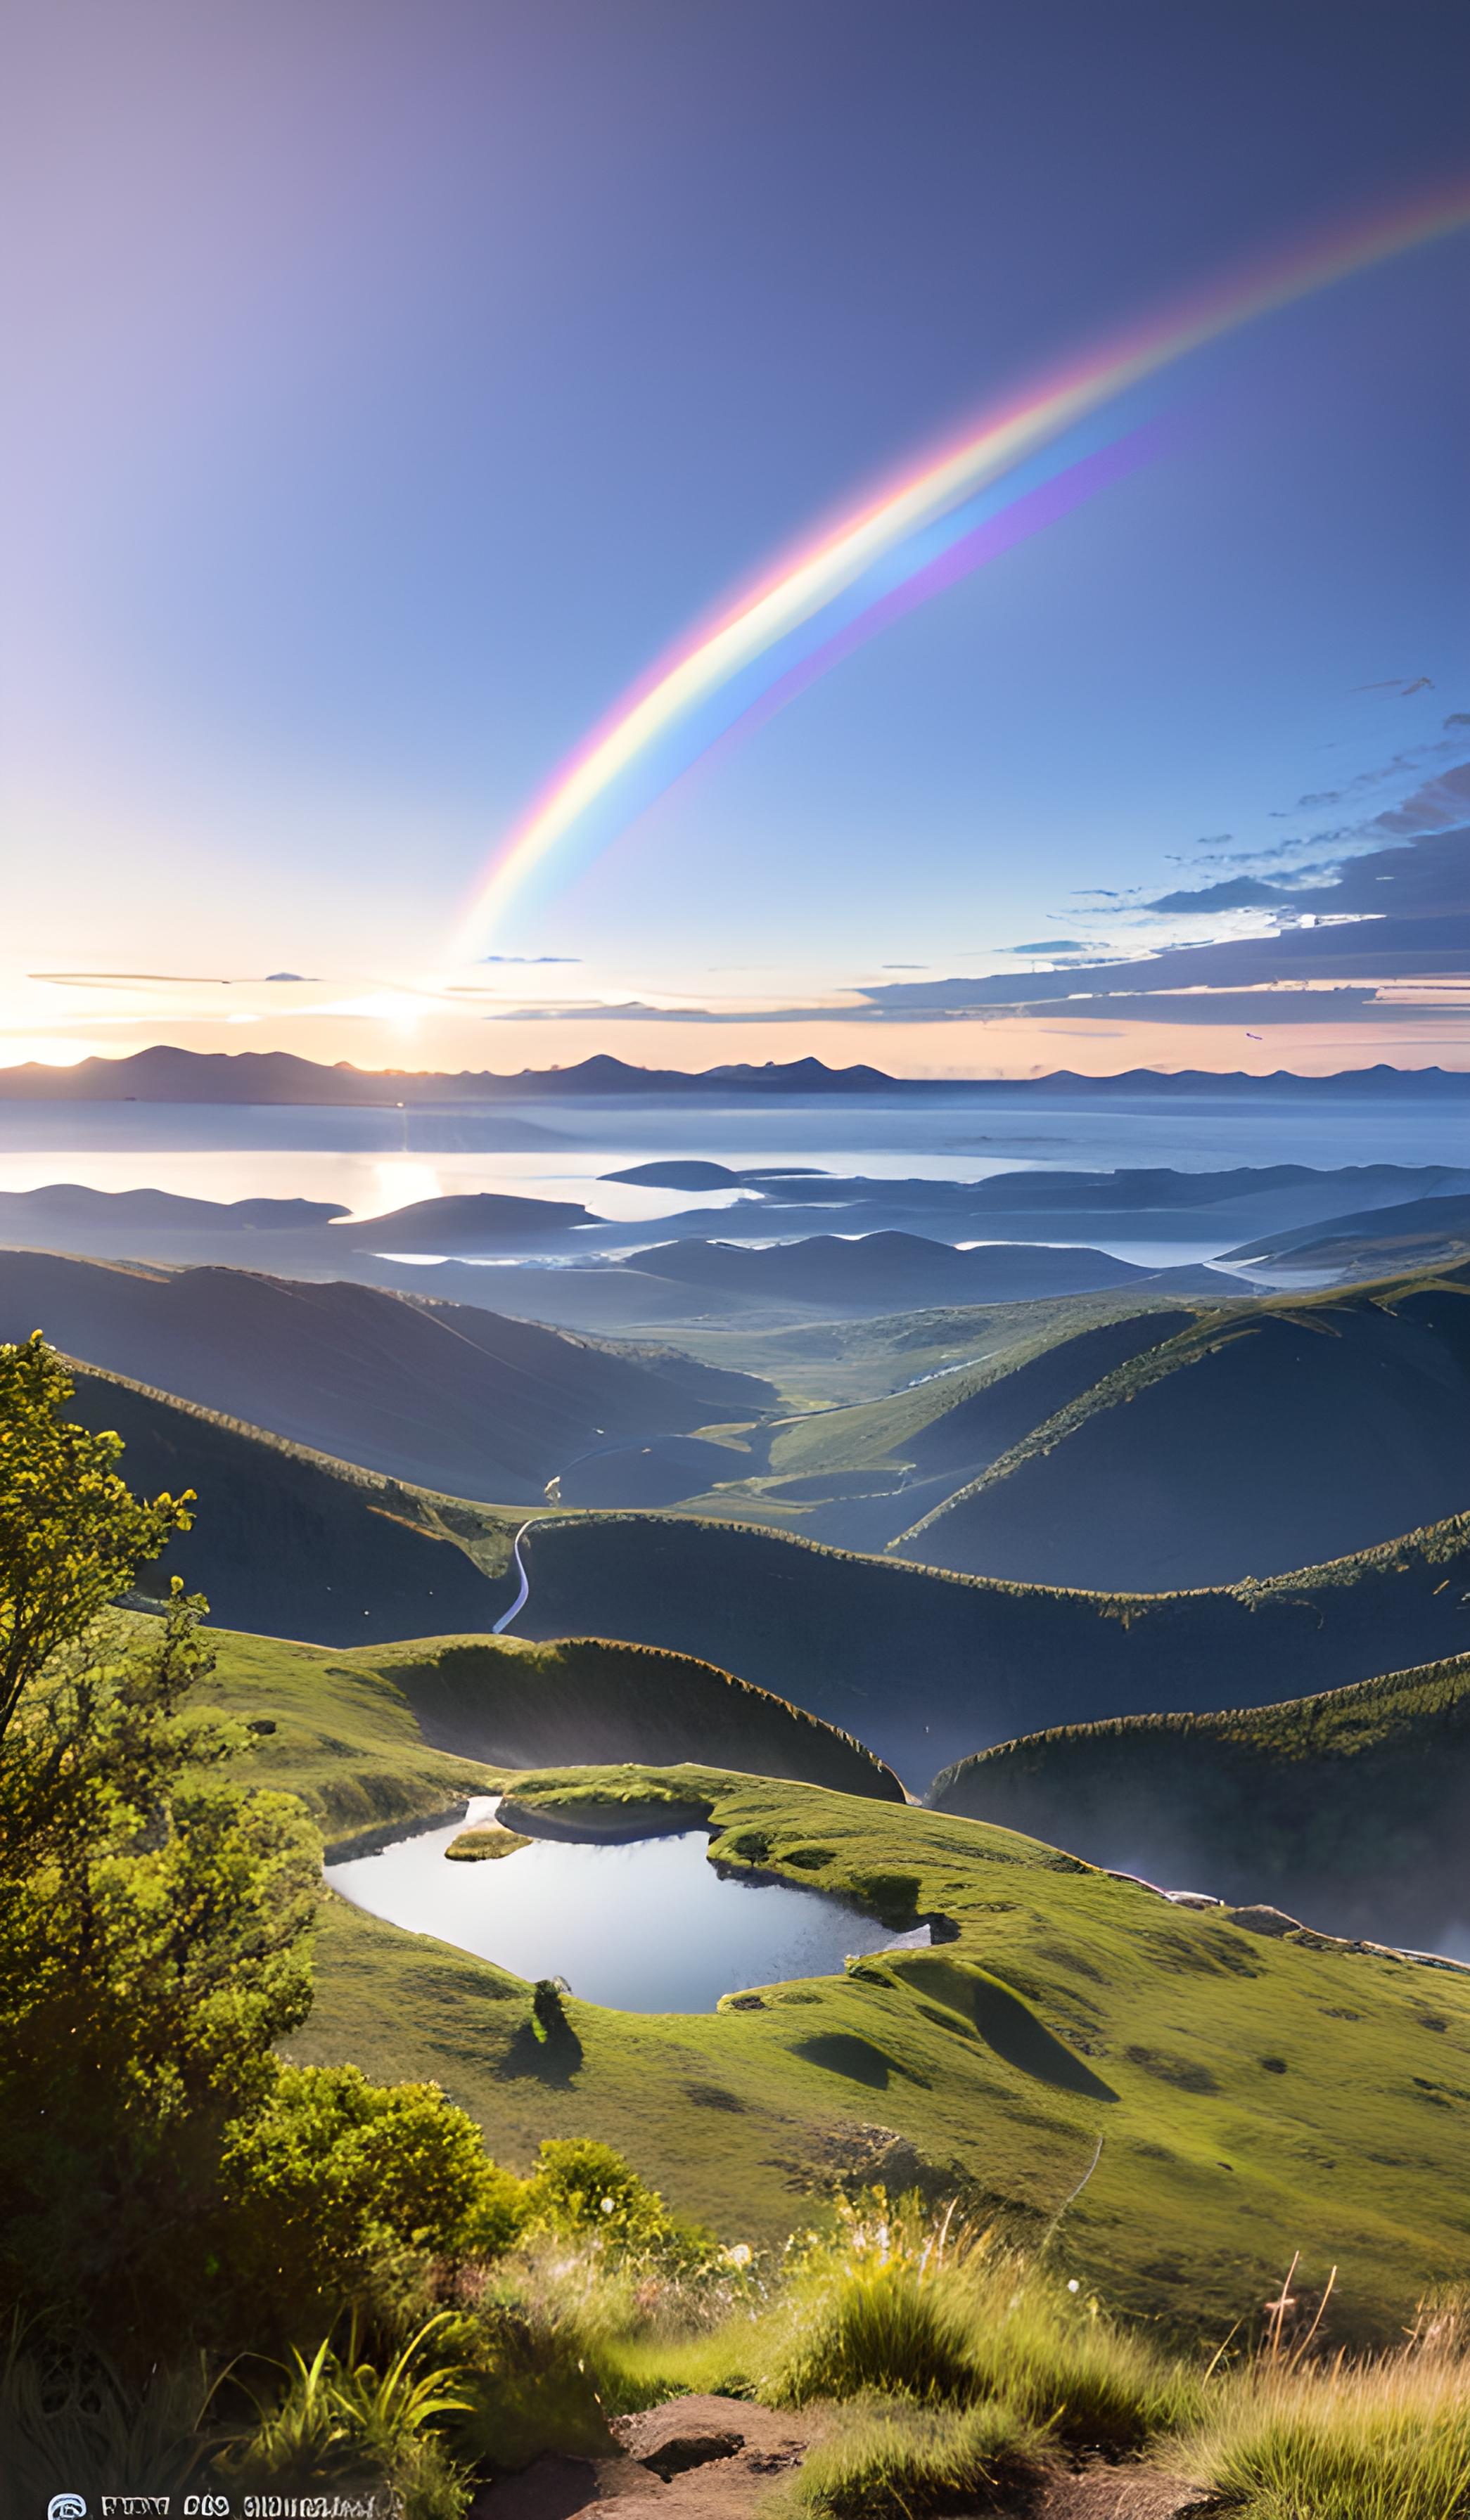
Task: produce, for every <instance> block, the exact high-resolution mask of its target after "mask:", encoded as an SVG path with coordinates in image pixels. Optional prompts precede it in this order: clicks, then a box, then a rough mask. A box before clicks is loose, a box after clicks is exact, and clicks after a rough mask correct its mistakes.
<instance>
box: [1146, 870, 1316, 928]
mask: <svg viewBox="0 0 1470 2520" xmlns="http://www.w3.org/2000/svg"><path fill="white" fill-rule="evenodd" d="M1282 900H1283V895H1282V893H1281V891H1280V888H1279V886H1278V885H1276V884H1272V883H1263V882H1262V881H1261V879H1260V877H1258V876H1254V875H1237V876H1231V877H1228V878H1227V880H1226V881H1225V882H1223V883H1208V884H1206V885H1205V886H1204V887H1203V888H1202V890H1200V891H1198V892H1166V893H1164V894H1162V895H1161V896H1160V898H1159V900H1157V901H1150V902H1147V903H1145V905H1144V906H1145V908H1146V909H1148V910H1168V911H1183V912H1185V913H1186V914H1187V915H1188V916H1189V917H1191V918H1193V917H1196V916H1198V917H1200V918H1207V917H1208V916H1209V915H1210V914H1211V912H1213V911H1217V910H1279V909H1280V908H1281V905H1282Z"/></svg>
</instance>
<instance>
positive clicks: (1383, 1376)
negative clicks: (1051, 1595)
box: [899, 1268, 1470, 1592]
mask: <svg viewBox="0 0 1470 2520" xmlns="http://www.w3.org/2000/svg"><path fill="white" fill-rule="evenodd" d="M1467 1505H1470V1268H1466V1269H1455V1270H1450V1271H1447V1273H1445V1274H1444V1275H1442V1276H1436V1275H1428V1276H1423V1277H1414V1278H1404V1279H1390V1280H1387V1281H1385V1282H1383V1283H1379V1284H1375V1285H1369V1286H1358V1287H1354V1288H1352V1289H1350V1290H1348V1291H1347V1292H1345V1293H1332V1294H1322V1295H1315V1296H1302V1297H1289V1296H1282V1297H1277V1298H1273V1299H1271V1300H1269V1301H1266V1302H1262V1303H1256V1304H1251V1305H1247V1306H1239V1307H1234V1308H1232V1310H1231V1311H1230V1313H1229V1314H1228V1315H1227V1316H1226V1317H1224V1318H1223V1319H1215V1320H1208V1319H1207V1320H1203V1321H1201V1322H1199V1323H1197V1324H1196V1325H1195V1326H1194V1327H1192V1328H1189V1329H1187V1330H1183V1331H1181V1332H1179V1333H1178V1334H1177V1335H1176V1336H1175V1337H1173V1338H1172V1339H1170V1340H1168V1341H1166V1343H1165V1344H1164V1345H1163V1346H1161V1347H1158V1348H1155V1349H1153V1350H1151V1351H1150V1352H1149V1353H1148V1354H1147V1355H1146V1356H1143V1357H1139V1358H1135V1359H1133V1360H1132V1361H1131V1362H1130V1363H1126V1364H1124V1365H1121V1366H1120V1367H1118V1368H1117V1369H1116V1370H1115V1371H1114V1372H1113V1373H1108V1374H1106V1375H1104V1376H1103V1378H1102V1379H1101V1380H1100V1381H1099V1382H1097V1383H1096V1384H1095V1385H1094V1387H1093V1388H1092V1390H1091V1391H1090V1392H1087V1393H1085V1394H1083V1395H1082V1396H1080V1398H1078V1399H1076V1400H1074V1401H1072V1402H1071V1403H1070V1404H1068V1405H1067V1406H1066V1407H1064V1408H1063V1409H1062V1410H1061V1411H1060V1412H1059V1413H1058V1414H1057V1415H1056V1416H1054V1417H1053V1418H1049V1419H1048V1420H1046V1422H1045V1423H1044V1424H1042V1425H1039V1426H1037V1427H1036V1428H1034V1430H1033V1431H1032V1432H1031V1433H1030V1434H1028V1435H1027V1436H1026V1437H1025V1438H1024V1439H1023V1440H1022V1441H1021V1442H1020V1443H1019V1444H1017V1445H1016V1446H1015V1447H1014V1448H1013V1449H1012V1450H1011V1451H1010V1452H1009V1453H1007V1454H1005V1455H1003V1456H1002V1458H1001V1459H1000V1460H999V1461H997V1462H996V1463H994V1464H993V1466H992V1467H990V1468H989V1469H988V1470H987V1471H986V1472H985V1473H984V1474H983V1475H982V1477H981V1478H980V1479H978V1480H977V1481H976V1482H975V1484H974V1485H973V1486H972V1487H969V1488H967V1489H965V1490H964V1491H962V1492H961V1493H960V1494H959V1495H958V1496H955V1497H952V1498H950V1499H949V1500H948V1502H947V1503H945V1504H944V1505H942V1506H941V1507H940V1508H938V1509H937V1510H936V1511H935V1512H933V1513H931V1514H929V1515H927V1516H925V1517H924V1518H923V1519H921V1520H918V1521H916V1522H915V1524H914V1526H913V1528H912V1529H911V1530H909V1531H908V1532H907V1533H905V1535H904V1536H903V1539H902V1541H901V1542H900V1543H899V1546H900V1547H901V1548H902V1549H903V1552H904V1553H905V1554H906V1555H909V1556H913V1557H915V1558H919V1559H922V1560H923V1561H924V1562H925V1563H926V1564H929V1565H941V1566H948V1567H952V1568H954V1569H956V1570H958V1571H961V1572H965V1573H971V1574H989V1575H1007V1576H1012V1577H1015V1578H1018V1579H1021V1580H1024V1581H1028V1582H1032V1583H1053V1584H1080V1585H1106V1586H1108V1587H1111V1588H1113V1589H1116V1590H1129V1591H1137V1592H1154V1591H1164V1590H1166V1589H1169V1588H1172V1587H1177V1586H1182V1585H1205V1584H1228V1583H1234V1582H1238V1581H1239V1580H1240V1579H1241V1578H1242V1577H1245V1576H1250V1575H1274V1574H1278V1573H1283V1572H1285V1571H1286V1570H1287V1569H1289V1568H1291V1567H1294V1566H1305V1565H1310V1564H1312V1563H1314V1562H1316V1561H1317V1560H1319V1559H1326V1558H1331V1557H1336V1556H1340V1555H1345V1554H1347V1553H1349V1552H1351V1551H1354V1550H1359V1549H1366V1548H1370V1547H1372V1546H1373V1545H1374V1544H1375V1543H1377V1542H1379V1541H1383V1540H1387V1539H1389V1538H1390V1537H1391V1536H1392V1535H1393V1534H1394V1533H1395V1532H1399V1531H1403V1530H1406V1529H1410V1528H1412V1527H1414V1526H1416V1525H1418V1524H1422V1523H1428V1522H1432V1521H1436V1520H1438V1519H1440V1518H1441V1517H1442V1516H1445V1515H1447V1514H1452V1513H1458V1512H1461V1511H1462V1510H1463V1509H1464V1508H1465V1507H1466V1506H1467Z"/></svg>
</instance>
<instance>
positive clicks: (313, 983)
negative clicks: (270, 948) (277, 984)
mask: <svg viewBox="0 0 1470 2520" xmlns="http://www.w3.org/2000/svg"><path fill="white" fill-rule="evenodd" d="M265 976H266V978H267V980H290V981H292V982H294V983H295V984H296V985H298V986H299V987H300V988H304V989H309V988H319V987H320V985H321V983H320V981H319V980H318V978H317V977H316V975H315V974H314V973H313V972H310V971H267V972H266V974H265Z"/></svg>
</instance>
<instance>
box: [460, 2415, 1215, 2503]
mask: <svg viewBox="0 0 1470 2520" xmlns="http://www.w3.org/2000/svg"><path fill="white" fill-rule="evenodd" d="M841 2421H842V2410H841V2408H803V2409H802V2410H801V2411H800V2412H799V2413H779V2412H773V2411H772V2409H771V2408H768V2407H757V2406H751V2405H749V2404H747V2403H746V2402H745V2401H744V2400H743V2399H739V2398H695V2397H691V2398H675V2399H673V2400H672V2401H671V2402H670V2403H669V2404H668V2405H667V2406H665V2407H654V2408H650V2409H649V2411H648V2412H647V2413H645V2414H640V2415H624V2416H621V2417H620V2418H619V2419H618V2421H617V2422H616V2423H615V2424H614V2426H613V2431H614V2434H615V2436H616V2438H617V2440H618V2442H619V2443H620V2448H619V2449H618V2450H617V2451H615V2452H613V2453H610V2455H609V2456H608V2457H606V2458H557V2457H546V2458H539V2459H537V2460H536V2461H535V2463H534V2465H533V2466H531V2467H528V2469H527V2470H526V2471H525V2473H524V2474H523V2475H521V2476H512V2477H507V2478H505V2479H504V2480H503V2481H502V2482H501V2483H500V2484H498V2485H494V2486H491V2487H489V2488H487V2490H486V2491H485V2492H484V2493H483V2494H482V2495H481V2496H480V2497H479V2498H478V2499H477V2500H476V2502H475V2504H474V2506H473V2508H472V2510H471V2512H470V2515H469V2520H574V2515H575V2514H577V2513H580V2512H585V2511H587V2510H589V2509H590V2508H591V2506H592V2505H593V2504H595V2503H608V2502H614V2501H616V2502H617V2504H618V2506H619V2507H618V2511H617V2513H616V2514H609V2515H608V2520H757V2515H758V2512H759V2509H760V2506H761V2504H762V2503H763V2502H764V2501H765V2500H766V2499H767V2498H768V2497H769V2496H770V2495H771V2493H772V2490H773V2489H774V2488H778V2487H779V2486H780V2485H781V2483H782V2482H783V2480H785V2479H787V2478H789V2477H791V2476H792V2475H794V2474H795V2472H796V2471H797V2470H798V2469H799V2468H800V2467H801V2464H802V2461H803V2459H804V2457H805V2455H806V2453H807V2451H808V2450H809V2449H810V2448H811V2446H812V2444H813V2443H814V2442H815V2441H817V2440H819V2439H820V2437H821V2435H822V2433H823V2432H825V2431H826V2430H827V2429H829V2427H830V2426H832V2425H833V2424H837V2423H841ZM1206 2507H1207V2505H1206V2503H1205V2500H1204V2498H1203V2496H1202V2493H1201V2489H1200V2488H1199V2487H1198V2486H1197V2485H1193V2486H1192V2485H1189V2484H1187V2483H1186V2482H1184V2480H1182V2479H1181V2478H1178V2477H1173V2478H1171V2477H1167V2476H1160V2475H1158V2474H1155V2473H1154V2472H1153V2471H1152V2470H1148V2469H1144V2468H1139V2467H1102V2466H1098V2467H1090V2468H1086V2469H1083V2470H1080V2471H1079V2472H1077V2473H1074V2472H1073V2471H1071V2470H1070V2469H1065V2468H1062V2467H1058V2468H1057V2470H1056V2471H1055V2473H1054V2474H1053V2475H1052V2476H1050V2477H1049V2478H1048V2479H1047V2481H1046V2484H1045V2485H1044V2487H1043V2488H1042V2490H1041V2493H1040V2496H1039V2498H1034V2500H1033V2501H1032V2503H1031V2505H1030V2520H1183V2515H1184V2514H1186V2513H1188V2512H1201V2513H1202V2512H1203V2511H1204V2510H1205V2509H1206ZM773 2520H774V2515H773Z"/></svg>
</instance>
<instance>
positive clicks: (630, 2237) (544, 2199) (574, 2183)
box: [526, 2138, 718, 2267]
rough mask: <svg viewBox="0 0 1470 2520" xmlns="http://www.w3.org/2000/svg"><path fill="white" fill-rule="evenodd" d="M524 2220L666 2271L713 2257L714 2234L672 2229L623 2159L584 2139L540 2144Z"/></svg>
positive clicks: (656, 2199) (657, 2199)
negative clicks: (592, 2240)
mask: <svg viewBox="0 0 1470 2520" xmlns="http://www.w3.org/2000/svg"><path fill="white" fill-rule="evenodd" d="M526 2220H527V2224H528V2227H529V2228H536V2227H539V2228H542V2229H544V2230H551V2231H560V2232H564V2233H566V2234H567V2235H568V2236H569V2237H577V2236H580V2237H583V2238H589V2237H591V2236H593V2235H594V2234H595V2235H596V2236H597V2237H598V2239H599V2240H600V2241H601V2243H602V2245H603V2247H604V2248H605V2249H607V2250H609V2251H610V2252H613V2253H616V2254H620V2255H634V2256H639V2257H646V2258H647V2257H660V2258H663V2259H664V2260H666V2262H668V2263H669V2264H670V2265H673V2264H682V2265H686V2266H691V2267H692V2266H694V2265H698V2264H700V2263H703V2262H704V2261H705V2260H707V2259H709V2258H712V2256H714V2255H715V2254H716V2253H717V2250H718V2242H717V2241H716V2240H715V2239H714V2237H713V2235H712V2233H711V2232H708V2231H704V2230H701V2229H700V2228H699V2227H698V2226H697V2225H695V2224H690V2223H680V2222H677V2221H676V2220H675V2218H674V2217H673V2216H672V2215H671V2214H670V2213H669V2211H668V2208H667V2207H666V2204H665V2202H664V2199H663V2197H662V2196H661V2195H660V2194H659V2192H658V2190H657V2188H653V2187H646V2186H645V2185H644V2183H643V2181H642V2180H641V2179H640V2178H639V2177H638V2175H637V2172H636V2171H634V2170H631V2169H629V2167H628V2165H627V2163H626V2162H625V2161H624V2160H623V2158H622V2155H621V2153H620V2152H615V2151H614V2150H613V2147H612V2145H611V2144H606V2143H593V2142H590V2141H588V2140H587V2139H586V2138H570V2139H567V2140H565V2141H553V2140H548V2141H547V2142H545V2143H543V2144H542V2146H541V2150H540V2160H539V2167H538V2168H537V2169H536V2170H535V2171H534V2172H533V2173H532V2175H531V2177H530V2179H529V2181H528V2183H527V2188H526Z"/></svg>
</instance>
